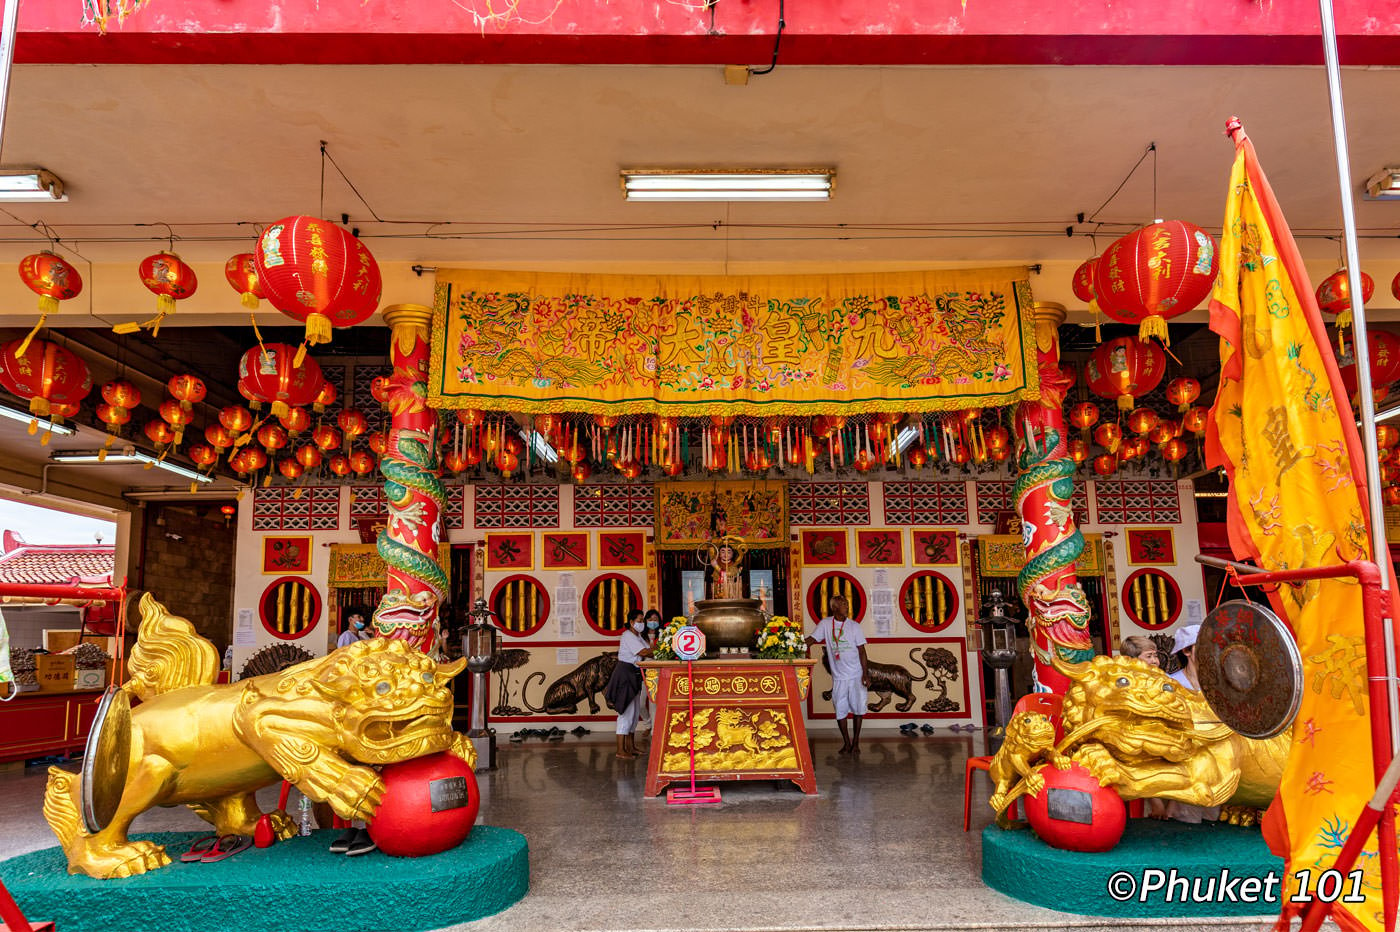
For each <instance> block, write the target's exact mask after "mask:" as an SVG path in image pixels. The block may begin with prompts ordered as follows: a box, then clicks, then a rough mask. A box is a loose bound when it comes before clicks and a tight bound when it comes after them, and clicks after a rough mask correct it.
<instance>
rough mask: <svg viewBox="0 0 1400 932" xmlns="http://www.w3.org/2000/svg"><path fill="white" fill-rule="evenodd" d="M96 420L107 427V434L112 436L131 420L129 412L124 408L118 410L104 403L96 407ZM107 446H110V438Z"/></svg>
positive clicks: (114, 406)
mask: <svg viewBox="0 0 1400 932" xmlns="http://www.w3.org/2000/svg"><path fill="white" fill-rule="evenodd" d="M97 419H98V420H99V421H101V422H102V423H104V424H106V425H107V432H108V433H109V434H112V435H114V436H115V435H116V434H118V433H120V432H121V431H120V428H121V426H122V425H123V424H125V423H127V422H128V421H130V420H131V412H130V411H128V410H127V409H126V408H118V407H117V406H116V405H109V404H107V403H106V402H105V401H104V402H102V403H101V404H99V405H98V406H97ZM107 442H108V445H109V446H110V445H111V438H108V441H107Z"/></svg>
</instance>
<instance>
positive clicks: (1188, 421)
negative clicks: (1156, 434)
mask: <svg viewBox="0 0 1400 932" xmlns="http://www.w3.org/2000/svg"><path fill="white" fill-rule="evenodd" d="M1209 420H1210V411H1209V410H1208V409H1206V408H1203V407H1201V406H1200V405H1197V406H1196V407H1194V408H1191V409H1190V410H1188V411H1187V412H1186V413H1185V414H1183V415H1182V416H1181V426H1182V427H1184V428H1186V429H1187V430H1189V431H1191V433H1193V434H1201V433H1205V429H1206V422H1207V421H1209Z"/></svg>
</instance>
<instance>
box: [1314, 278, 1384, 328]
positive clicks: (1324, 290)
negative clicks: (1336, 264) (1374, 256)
mask: <svg viewBox="0 0 1400 932" xmlns="http://www.w3.org/2000/svg"><path fill="white" fill-rule="evenodd" d="M1397 278H1400V276H1397ZM1394 290H1395V285H1394V283H1393V282H1392V283H1391V291H1394ZM1375 293H1376V282H1375V279H1373V278H1371V276H1369V275H1367V274H1366V273H1365V272H1362V273H1361V300H1362V302H1363V303H1365V304H1369V303H1370V302H1371V295H1373V294H1375ZM1317 306H1318V308H1320V309H1321V310H1323V311H1325V312H1326V313H1328V314H1336V315H1337V327H1338V328H1339V329H1340V328H1345V327H1350V326H1351V276H1350V275H1349V274H1348V273H1347V270H1346V269H1338V270H1337V271H1335V272H1333V273H1332V274H1331V275H1328V276H1327V277H1326V278H1324V279H1323V280H1322V284H1320V285H1318V286H1317Z"/></svg>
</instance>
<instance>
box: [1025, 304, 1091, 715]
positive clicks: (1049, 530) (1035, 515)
mask: <svg viewBox="0 0 1400 932" xmlns="http://www.w3.org/2000/svg"><path fill="white" fill-rule="evenodd" d="M1033 313H1034V315H1035V339H1036V361H1037V363H1038V366H1039V369H1040V400H1038V401H1023V402H1021V404H1019V405H1018V406H1017V409H1016V426H1015V432H1016V452H1017V467H1018V473H1017V476H1016V485H1015V488H1014V490H1013V494H1014V496H1015V498H1016V512H1017V514H1019V515H1020V518H1021V538H1022V540H1023V541H1024V542H1025V548H1026V564H1025V566H1024V567H1022V569H1021V572H1020V574H1019V576H1018V578H1017V582H1018V584H1019V587H1020V590H1021V600H1022V601H1023V602H1025V604H1026V610H1027V612H1028V613H1029V619H1030V632H1031V647H1032V649H1033V650H1034V652H1035V676H1036V681H1037V682H1038V683H1039V684H1040V687H1041V689H1048V690H1049V691H1050V692H1055V693H1061V694H1063V693H1064V691H1065V690H1066V689H1067V688H1068V687H1069V678H1068V677H1066V676H1065V675H1064V674H1063V673H1061V672H1060V671H1059V670H1057V669H1055V667H1054V665H1053V660H1052V655H1058V657H1059V659H1060V660H1061V661H1063V662H1066V663H1077V662H1079V661H1081V660H1087V659H1089V658H1090V657H1092V656H1093V654H1094V649H1093V643H1092V642H1091V641H1090V639H1089V600H1088V599H1087V598H1086V597H1085V595H1084V590H1083V588H1082V587H1081V586H1080V585H1079V579H1078V576H1076V574H1075V561H1076V560H1078V559H1079V555H1080V554H1081V553H1083V551H1084V536H1083V535H1082V534H1081V533H1080V532H1079V528H1078V527H1077V526H1076V525H1075V523H1074V509H1073V508H1072V507H1071V504H1070V500H1071V498H1072V496H1073V494H1074V472H1075V463H1074V460H1073V459H1071V458H1070V456H1069V448H1068V444H1067V440H1066V433H1067V432H1066V430H1065V416H1064V400H1065V392H1066V391H1067V390H1068V389H1069V380H1068V379H1067V378H1066V377H1065V375H1064V374H1063V373H1062V372H1061V371H1060V341H1059V334H1058V328H1059V326H1060V324H1061V323H1063V322H1064V319H1065V309H1064V306H1063V305H1059V304H1043V303H1036V304H1035V305H1034V309H1033Z"/></svg>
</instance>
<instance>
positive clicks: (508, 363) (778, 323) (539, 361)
mask: <svg viewBox="0 0 1400 932" xmlns="http://www.w3.org/2000/svg"><path fill="white" fill-rule="evenodd" d="M1027 278H1028V271H1027V270H1026V269H1025V268H1011V269H973V270H963V271H937V272H901V273H894V274H869V275H809V276H749V277H731V276H663V277H655V276H625V275H563V274H549V273H530V272H485V271H468V270H454V269H442V270H439V271H438V289H437V300H436V308H435V315H434V322H433V358H432V366H431V371H430V372H429V394H428V400H429V404H430V405H432V406H433V407H435V408H484V409H489V410H496V411H506V410H509V411H516V412H523V413H540V412H560V411H583V412H590V413H595V414H641V413H661V414H672V415H709V414H794V415H815V414H823V413H832V414H837V413H846V414H859V413H866V412H875V411H901V412H903V411H916V412H917V411H942V410H955V409H960V408H976V407H983V406H999V405H1008V404H1011V403H1013V402H1016V401H1020V400H1022V399H1036V398H1039V397H1040V384H1039V375H1038V372H1037V369H1036V362H1035V360H1036V355H1035V339H1034V323H1033V321H1032V315H1031V293H1030V285H1029V283H1028V280H1027Z"/></svg>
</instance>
